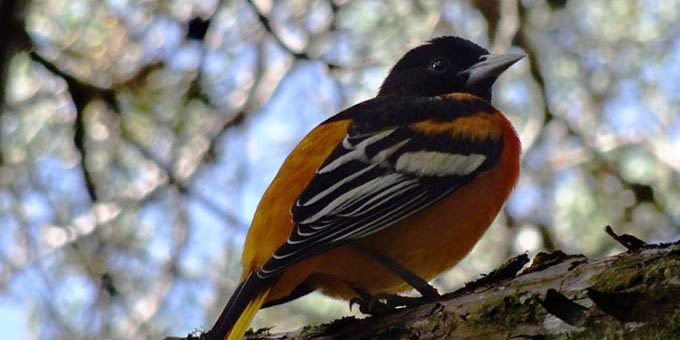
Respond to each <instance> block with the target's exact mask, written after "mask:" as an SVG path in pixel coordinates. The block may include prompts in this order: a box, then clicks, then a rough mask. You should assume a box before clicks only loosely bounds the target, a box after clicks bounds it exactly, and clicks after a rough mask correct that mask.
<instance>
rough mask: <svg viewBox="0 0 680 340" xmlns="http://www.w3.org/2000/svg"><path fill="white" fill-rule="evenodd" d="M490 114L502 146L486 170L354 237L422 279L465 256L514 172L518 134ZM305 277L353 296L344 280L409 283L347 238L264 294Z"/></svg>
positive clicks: (390, 289) (287, 288)
mask: <svg viewBox="0 0 680 340" xmlns="http://www.w3.org/2000/svg"><path fill="white" fill-rule="evenodd" d="M495 118H496V120H497V121H498V122H500V124H501V126H502V129H503V138H504V149H503V153H502V155H501V158H500V159H499V162H498V163H497V165H496V166H495V167H494V168H493V169H492V170H490V171H488V172H486V173H484V174H481V175H479V176H478V177H476V178H475V179H474V180H472V181H471V182H470V183H468V184H466V185H464V186H463V187H461V188H459V189H458V190H457V191H455V192H454V193H452V194H451V195H449V196H448V197H446V198H444V199H443V200H441V201H439V202H437V203H436V204H434V205H432V206H431V207H429V208H427V209H424V210H423V211H420V212H418V213H416V214H414V215H412V216H410V217H408V218H406V219H404V220H402V221H400V222H398V223H396V224H395V225H392V226H390V227H388V228H386V229H384V230H382V231H380V232H378V233H375V234H373V235H371V236H369V237H367V238H365V239H362V240H359V241H355V242H361V244H362V245H363V246H367V247H370V248H371V249H374V250H375V251H377V252H379V253H382V254H384V255H387V256H389V257H391V258H392V259H393V260H395V261H397V262H398V263H400V264H401V265H403V266H405V267H406V268H408V269H410V270H412V271H413V272H415V273H416V274H418V275H419V276H421V277H422V278H424V279H427V280H429V279H431V278H433V277H434V276H436V275H438V274H440V273H441V272H443V271H445V270H447V269H449V268H451V267H453V266H454V265H455V264H456V263H458V262H459V261H460V260H461V259H462V258H463V257H465V255H467V253H468V252H469V251H470V250H471V249H472V247H473V246H474V245H475V244H476V243H477V241H478V240H479V238H480V237H481V236H482V235H483V234H484V232H485V231H486V229H487V228H488V227H489V225H490V224H491V223H492V222H493V220H494V218H495V217H496V215H497V214H498V212H499V211H500V209H501V207H502V206H503V204H504V203H505V201H506V199H507V197H508V195H509V194H510V192H511V190H512V188H513V186H514V185H515V182H516V179H517V177H518V174H519V156H520V144H519V140H518V139H517V136H516V133H515V131H514V129H513V128H512V126H511V125H510V123H509V122H508V121H507V120H506V119H505V118H504V117H503V116H502V115H501V114H500V113H496V115H495ZM286 237H287V235H286ZM283 240H285V238H283ZM272 251H273V250H272ZM307 278H311V279H313V281H314V283H315V285H316V286H317V287H318V288H319V289H320V290H321V291H322V292H323V293H324V294H327V295H330V296H334V297H338V298H343V299H350V298H352V297H354V296H356V293H355V292H354V291H353V289H352V288H350V285H358V286H360V287H362V288H363V289H365V290H367V291H369V292H371V293H385V292H386V293H396V292H400V291H404V290H407V289H409V288H410V287H409V286H408V285H407V284H405V283H404V282H403V281H402V280H401V279H400V278H398V277H397V276H396V275H394V274H393V273H391V272H389V271H388V270H386V269H385V268H383V267H382V266H381V265H379V264H377V263H376V262H375V261H374V260H372V259H369V258H367V257H366V256H365V255H363V254H361V253H359V252H358V251H356V250H355V249H354V248H353V246H352V244H351V243H350V244H348V245H344V246H342V247H339V248H336V249H334V250H331V251H329V252H327V253H324V254H320V255H318V256H315V257H312V258H310V259H307V260H305V261H302V262H300V263H298V264H296V265H294V266H292V267H291V268H289V269H288V270H287V271H286V272H285V273H284V274H283V275H282V276H281V278H280V279H279V281H278V283H277V284H276V286H275V287H274V289H273V290H272V292H271V293H270V296H269V298H268V300H270V301H272V300H276V299H278V298H282V297H284V296H287V295H288V294H289V293H290V292H291V291H292V290H293V289H294V288H295V287H296V286H297V285H299V284H300V283H301V282H302V281H304V280H305V279H307Z"/></svg>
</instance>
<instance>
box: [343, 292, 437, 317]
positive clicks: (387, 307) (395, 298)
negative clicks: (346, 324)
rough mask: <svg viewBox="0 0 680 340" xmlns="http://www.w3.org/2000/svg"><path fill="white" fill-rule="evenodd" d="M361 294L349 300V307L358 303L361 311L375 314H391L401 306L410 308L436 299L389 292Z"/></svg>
mask: <svg viewBox="0 0 680 340" xmlns="http://www.w3.org/2000/svg"><path fill="white" fill-rule="evenodd" d="M361 295H362V296H361V297H355V298H352V299H351V300H349V309H350V310H352V307H353V306H354V305H355V304H356V305H357V306H359V311H360V312H361V313H363V314H368V315H374V316H379V315H385V314H389V313H391V312H393V311H395V310H397V309H399V308H409V307H413V306H417V305H421V304H423V303H424V302H429V301H432V300H434V297H431V296H428V297H410V296H401V295H397V294H387V293H380V294H375V295H368V294H366V293H364V294H361Z"/></svg>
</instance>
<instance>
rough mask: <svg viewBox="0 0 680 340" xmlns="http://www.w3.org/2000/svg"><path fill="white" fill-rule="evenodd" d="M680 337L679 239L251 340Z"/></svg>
mask: <svg viewBox="0 0 680 340" xmlns="http://www.w3.org/2000/svg"><path fill="white" fill-rule="evenodd" d="M520 262H521V261H520ZM510 267H511V268H512V265H511V266H510ZM506 272H507V271H506ZM511 272H512V271H511ZM501 277H502V275H501ZM679 336H680V244H679V243H678V242H676V243H674V244H666V245H654V246H646V247H644V248H640V249H637V250H631V251H628V252H626V253H621V254H618V255H614V256H610V257H605V258H599V259H588V258H586V257H584V256H579V255H572V256H567V255H565V254H563V253H561V252H555V253H552V254H539V256H537V257H536V258H534V261H533V264H532V265H531V266H530V267H529V268H527V269H525V270H524V271H523V272H521V273H520V274H519V275H517V276H515V277H512V278H509V279H501V280H487V279H483V282H480V283H472V284H470V285H468V287H465V288H463V289H461V290H460V291H458V292H455V293H452V294H448V295H446V296H443V297H442V298H441V299H440V300H439V301H436V302H432V303H427V304H423V305H420V306H417V307H413V308H408V309H404V310H399V311H396V312H394V313H392V314H389V315H386V316H381V317H371V318H366V319H355V318H352V317H348V318H344V319H341V320H336V321H334V322H332V323H329V324H325V325H321V326H313V327H306V328H303V329H301V330H298V331H294V332H290V333H280V334H267V333H266V331H260V332H259V333H255V334H250V335H249V336H248V337H247V338H248V339H468V338H476V339H477V338H487V339H510V338H512V339H524V338H527V339H529V338H530V339H543V338H558V339H559V338H589V339H601V338H605V337H606V338H615V339H616V338H624V337H625V338H645V339H650V338H651V339H672V338H678V337H679Z"/></svg>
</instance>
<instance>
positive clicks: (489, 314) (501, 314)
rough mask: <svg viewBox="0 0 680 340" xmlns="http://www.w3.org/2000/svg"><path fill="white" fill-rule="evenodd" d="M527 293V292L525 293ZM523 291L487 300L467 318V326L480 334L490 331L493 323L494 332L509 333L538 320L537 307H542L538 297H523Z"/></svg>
mask: <svg viewBox="0 0 680 340" xmlns="http://www.w3.org/2000/svg"><path fill="white" fill-rule="evenodd" d="M524 294H526V293H524ZM522 296H523V293H522V292H519V291H516V292H515V294H513V295H508V296H503V297H499V298H497V299H491V300H489V301H487V302H486V303H485V304H484V305H483V306H482V308H481V309H480V310H479V311H478V312H476V313H474V314H473V315H470V316H469V317H468V318H467V319H466V326H468V327H471V328H474V329H477V330H478V331H479V334H484V333H487V332H489V331H490V330H489V326H490V325H493V327H494V330H493V331H494V333H495V334H498V332H499V331H500V332H502V333H509V332H512V331H513V330H515V329H516V328H517V327H518V326H521V325H523V324H527V323H535V322H536V308H537V307H538V308H542V307H540V305H539V304H538V301H537V299H534V298H529V299H526V300H524V299H522Z"/></svg>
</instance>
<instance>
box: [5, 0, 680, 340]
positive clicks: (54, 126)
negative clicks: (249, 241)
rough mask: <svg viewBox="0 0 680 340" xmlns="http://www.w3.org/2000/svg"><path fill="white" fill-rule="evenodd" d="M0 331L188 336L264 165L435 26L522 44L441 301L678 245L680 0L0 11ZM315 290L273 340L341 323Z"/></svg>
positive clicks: (52, 0)
mask: <svg viewBox="0 0 680 340" xmlns="http://www.w3.org/2000/svg"><path fill="white" fill-rule="evenodd" d="M0 9H1V10H2V11H1V12H0V16H1V18H0V26H2V27H0V49H1V50H0V105H1V107H0V328H1V329H3V336H7V337H9V338H29V339H37V338H40V339H77V338H81V339H123V338H124V339H145V338H160V337H163V336H166V335H181V334H186V333H188V332H190V331H193V330H196V329H201V328H204V329H207V328H209V327H210V325H211V323H212V322H213V321H214V319H215V317H216V316H217V313H218V311H219V310H220V309H221V308H222V307H223V306H224V304H225V302H226V299H227V298H228V296H229V295H230V294H231V292H232V291H233V289H234V287H235V285H236V284H237V279H238V276H239V274H240V269H239V266H238V259H239V254H240V246H241V242H242V241H243V238H244V235H245V233H246V230H247V227H248V224H249V221H250V218H251V216H252V214H253V211H254V209H255V205H256V204H257V202H258V199H259V197H260V195H261V194H262V192H263V191H264V189H265V188H266V186H267V184H268V183H269V181H270V180H271V178H272V177H273V175H274V173H275V171H276V170H277V167H278V166H279V165H280V163H281V162H282V160H283V158H284V157H285V155H286V154H287V152H288V151H289V150H291V148H292V147H293V146H294V145H295V143H296V142H297V141H298V140H299V139H300V138H301V137H302V136H303V135H304V134H305V133H306V132H307V131H309V130H310V129H311V128H312V127H313V126H314V125H316V124H318V123H319V122H321V121H322V120H324V119H325V118H327V117H328V116H330V115H331V114H333V113H335V112H337V111H339V110H340V109H342V108H344V107H347V106H349V105H351V104H353V103H356V102H358V101H360V100H363V99H367V98H370V97H372V96H373V95H374V94H375V93H376V91H377V88H378V86H379V84H380V82H381V81H382V79H383V77H384V76H385V75H386V73H387V72H388V70H389V67H390V66H391V65H392V64H393V63H394V62H395V61H396V60H397V59H398V58H399V56H400V55H402V54H403V53H404V52H405V51H406V50H407V49H409V48H411V47H414V46H416V45H418V44H420V43H422V42H424V41H426V40H428V39H430V38H432V37H435V36H439V35H448V34H455V35H461V36H464V37H467V38H469V39H471V40H474V41H477V42H479V43H480V44H482V45H484V46H488V47H489V49H490V50H492V51H494V52H504V51H508V50H510V51H515V52H519V51H523V52H524V53H526V54H528V55H529V58H527V59H525V60H524V61H522V62H521V63H519V64H517V65H516V66H514V67H512V68H511V69H510V70H509V71H508V72H507V73H506V74H505V75H503V77H501V79H500V80H499V81H498V83H497V85H496V88H495V95H494V102H495V104H496V106H497V107H499V108H500V109H501V110H502V111H503V112H505V113H506V114H507V115H508V116H509V117H510V119H511V120H512V121H513V122H514V124H515V126H516V127H517V130H518V131H519V133H520V135H521V137H522V142H523V145H524V158H523V167H522V178H521V180H520V182H519V185H518V186H517V188H516V190H515V192H514V194H513V196H512V198H511V199H510V201H509V203H508V204H507V206H506V208H505V210H504V211H503V212H502V214H501V215H500V216H499V218H498V219H497V221H496V223H495V224H494V226H492V228H491V229H490V231H489V232H488V233H487V234H486V236H485V237H484V239H483V241H482V242H481V243H480V244H479V245H478V246H477V247H476V248H475V250H474V252H473V253H472V254H471V255H470V256H469V257H468V258H467V259H466V260H465V261H464V262H462V263H461V264H460V265H459V266H457V267H456V268H455V269H454V270H452V271H451V272H449V273H447V274H446V275H443V276H441V277H440V278H438V279H437V280H436V281H435V284H436V285H437V286H438V287H440V288H441V289H442V290H443V291H450V290H453V289H455V288H456V287H460V286H461V285H462V284H463V283H464V282H465V281H467V280H471V279H474V278H477V277H479V275H480V274H481V273H485V272H488V271H490V270H491V269H493V268H494V267H495V266H497V265H498V264H499V263H500V262H502V261H503V260H504V259H506V258H507V257H509V256H511V255H513V254H518V253H523V252H529V253H530V255H533V254H535V253H536V252H538V251H546V250H548V251H549V250H554V249H561V250H563V251H565V252H568V253H583V254H585V255H587V256H601V255H606V254H609V253H612V252H615V251H620V247H618V246H616V245H615V244H614V243H613V242H612V240H611V239H609V238H608V237H607V236H606V235H605V233H604V232H603V231H602V229H603V227H604V226H605V225H607V224H611V225H612V226H614V228H615V229H616V230H617V231H618V232H625V233H632V234H635V235H637V236H639V237H641V238H643V239H645V240H648V241H657V242H658V241H670V240H675V239H677V238H678V234H679V233H680V190H679V189H680V188H679V186H680V181H679V179H680V178H679V177H680V176H679V172H680V151H678V149H680V120H679V115H678V114H677V112H678V108H679V107H680V95H679V94H678V93H680V88H679V84H680V83H679V82H678V78H679V76H680V2H679V1H678V0H664V1H651V0H648V1H614V0H610V1H567V0H561V1H560V0H552V1H545V0H507V1H506V0H503V1H501V0H496V1H493V0H489V1H485V0H469V1H446V2H443V1H429V0H405V1H390V2H387V1H340V0H290V1H267V0H259V1H239V0H232V1H229V0H227V1H219V0H193V1H179V0H177V1H160V0H155V1H154V0H92V1H86V0H70V1H66V0H33V1H18V0H13V1H12V0H2V1H1V2H0ZM348 313H349V311H348V308H347V304H346V303H343V302H337V301H331V300H329V299H326V298H323V297H321V296H318V295H314V296H310V297H306V298H303V299H301V300H298V301H296V302H295V303H290V304H286V305H284V306H281V307H276V308H272V309H269V310H266V311H263V312H261V313H260V314H259V315H258V318H257V320H256V324H255V325H256V326H266V325H276V326H277V328H276V329H277V330H282V329H292V328H296V327H299V326H301V325H305V324H310V323H316V322H321V321H325V320H331V319H332V318H335V317H337V316H340V315H346V314H348Z"/></svg>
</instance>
